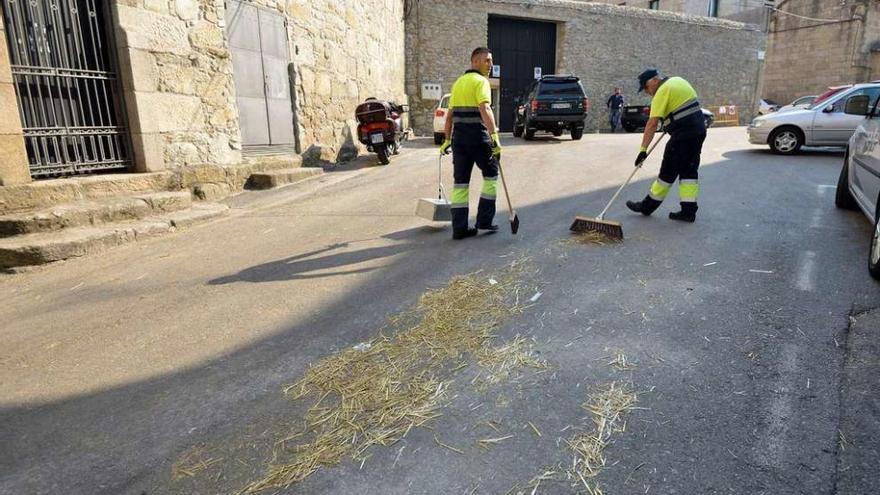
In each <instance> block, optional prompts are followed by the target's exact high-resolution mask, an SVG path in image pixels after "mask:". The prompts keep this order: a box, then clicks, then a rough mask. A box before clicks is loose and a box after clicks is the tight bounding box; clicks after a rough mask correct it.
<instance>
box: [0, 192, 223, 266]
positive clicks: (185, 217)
mask: <svg viewBox="0 0 880 495" xmlns="http://www.w3.org/2000/svg"><path fill="white" fill-rule="evenodd" d="M228 209H229V208H228V207H227V206H226V205H222V204H216V203H201V204H197V205H194V206H193V207H192V208H190V209H187V210H181V211H175V212H170V213H165V214H162V215H159V216H154V217H148V218H144V219H141V220H135V221H127V222H121V223H113V224H105V225H101V226H90V227H75V228H70V229H64V230H59V231H55V232H40V233H34V234H26V235H19V236H16V237H11V238H6V239H0V269H7V270H8V269H10V268H15V267H22V266H31V265H42V264H45V263H51V262H53V261H61V260H66V259H69V258H77V257H80V256H86V255H90V254H95V253H99V252H102V251H106V250H107V249H110V248H112V247H114V246H119V245H122V244H127V243H129V242H133V241H138V240H143V239H145V238H148V237H153V236H156V235H160V234H165V233H168V232H173V231H175V230H176V229H179V228H185V227H189V226H192V225H195V224H197V223H199V222H204V221H207V220H211V219H213V218H217V217H219V216H221V215H224V214H225V213H226V212H227V210H228Z"/></svg>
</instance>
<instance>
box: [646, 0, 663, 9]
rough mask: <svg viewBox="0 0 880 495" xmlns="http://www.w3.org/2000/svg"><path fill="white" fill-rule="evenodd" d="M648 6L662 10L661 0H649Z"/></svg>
mask: <svg viewBox="0 0 880 495" xmlns="http://www.w3.org/2000/svg"><path fill="white" fill-rule="evenodd" d="M648 8H649V9H651V10H660V0H651V1H650V2H648Z"/></svg>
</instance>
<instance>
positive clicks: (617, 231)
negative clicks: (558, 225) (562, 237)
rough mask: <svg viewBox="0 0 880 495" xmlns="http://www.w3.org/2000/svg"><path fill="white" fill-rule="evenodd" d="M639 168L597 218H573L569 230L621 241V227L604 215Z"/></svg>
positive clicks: (660, 138)
mask: <svg viewBox="0 0 880 495" xmlns="http://www.w3.org/2000/svg"><path fill="white" fill-rule="evenodd" d="M664 136H666V131H663V134H661V135H660V137H659V138H658V139H657V140H656V141H654V144H652V145H651V149H649V150H648V154H647V155H646V156H645V160H647V159H648V156H650V155H651V152H652V151H654V148H656V147H657V145H658V144H660V141H662V140H663V137H664ZM642 163H644V161H642ZM640 168H642V166H641V165H639V166H638V167H635V168H634V169H633V171H632V173H631V174H629V178H628V179H626V182H624V183H623V184H622V185H621V186H620V187H619V188H618V189H617V192H616V193H614V196H611V201H609V202H608V204H607V205H605V209H604V210H602V213H599V216H598V217H596V218H588V217H581V216H577V217H574V222H572V224H571V227H569V230H571V231H572V232H578V233H587V232H598V233H600V234H605V235H606V236H608V237H609V238H611V239H623V226H622V225H621V224H620V222H615V221H612V220H605V213H606V212H607V211H608V208H611V204H612V203H614V200H615V199H617V196H619V195H620V192H621V191H623V188H624V187H626V185H627V184H629V181H631V180H632V178H633V177H634V176H635V175H636V172H638V171H639V169H640Z"/></svg>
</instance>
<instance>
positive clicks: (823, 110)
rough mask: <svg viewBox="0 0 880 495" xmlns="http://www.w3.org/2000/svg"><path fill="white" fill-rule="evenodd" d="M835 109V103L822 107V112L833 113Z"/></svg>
mask: <svg viewBox="0 0 880 495" xmlns="http://www.w3.org/2000/svg"><path fill="white" fill-rule="evenodd" d="M833 111H834V105H828V106H827V107H825V108H823V109H822V113H831V112H833Z"/></svg>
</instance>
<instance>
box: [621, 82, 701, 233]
mask: <svg viewBox="0 0 880 495" xmlns="http://www.w3.org/2000/svg"><path fill="white" fill-rule="evenodd" d="M643 90H644V91H645V92H646V93H648V94H649V95H651V96H652V97H653V99H652V100H651V113H650V116H649V118H648V124H647V125H646V126H645V132H644V134H643V135H642V147H641V149H640V151H639V155H638V157H637V158H636V163H635V165H636V167H641V166H642V163H643V162H644V161H645V158H646V157H647V156H648V154H647V151H648V146H649V145H650V144H651V141H652V140H653V139H654V133H656V132H657V126H658V124H659V123H660V121H661V120H662V121H663V128H664V129H665V130H666V132H667V133H668V134H669V142H668V143H666V150H665V151H664V152H663V162H662V163H661V165H660V176H659V177H658V178H657V179H656V180H655V181H654V183H653V184H652V185H651V190H650V191H649V192H648V195H647V196H645V199H643V200H641V201H627V202H626V206H627V207H629V209H630V210H632V211H636V212H639V213H641V214H643V215H650V214H651V213H654V210H656V209H657V208H658V207H659V206H660V203H662V202H663V200H664V199H666V195H667V194H669V189H670V188H671V187H672V184H674V183H675V180H676V179H678V181H679V183H678V195H679V199H680V201H681V211H677V212H670V213H669V218H671V219H673V220H681V221H684V222H693V221H695V220H696V218H697V196H699V193H700V184H699V182H698V178H699V177H698V173H697V169H698V168H699V167H700V153H701V152H702V149H703V141H705V140H706V122H705V120H704V118H703V112H702V109H701V108H700V102H699V101H697V92H696V91H694V88H693V87H692V86H691V85H690V83H689V82H687V81H685V80H684V79H682V78H681V77H663V76H661V75H660V73H659V72H658V71H657V69H648V70H646V71H644V72H642V73H641V74H639V91H640V92H641V91H643Z"/></svg>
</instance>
